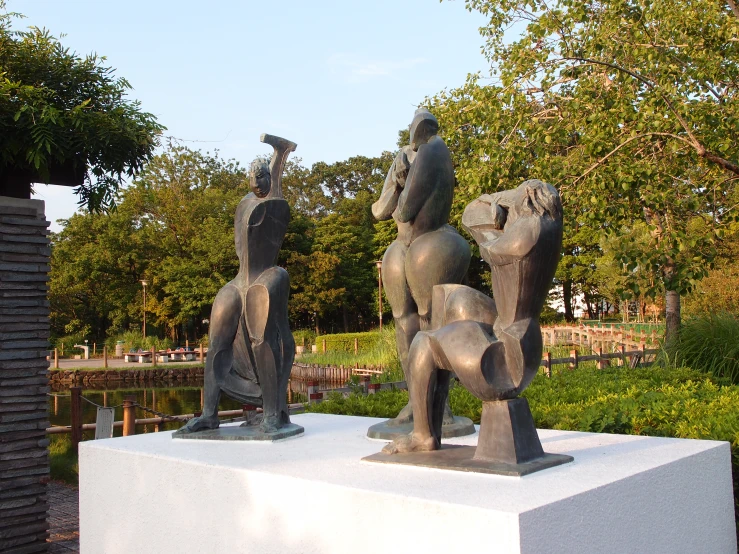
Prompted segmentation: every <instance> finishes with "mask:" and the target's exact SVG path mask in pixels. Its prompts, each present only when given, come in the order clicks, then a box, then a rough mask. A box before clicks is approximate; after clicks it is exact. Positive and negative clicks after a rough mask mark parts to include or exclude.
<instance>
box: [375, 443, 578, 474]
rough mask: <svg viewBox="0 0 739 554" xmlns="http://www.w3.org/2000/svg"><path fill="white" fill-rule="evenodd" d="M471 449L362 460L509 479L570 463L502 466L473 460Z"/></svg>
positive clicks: (551, 457) (548, 460)
mask: <svg viewBox="0 0 739 554" xmlns="http://www.w3.org/2000/svg"><path fill="white" fill-rule="evenodd" d="M476 448H477V447H475V446H459V445H455V444H443V445H442V446H441V450H435V451H433V452H405V453H402V454H385V453H384V452H378V453H377V454H372V456H367V457H366V458H362V460H365V461H368V462H378V463H381V464H398V465H408V466H420V467H433V468H436V469H449V470H453V471H468V472H472V473H491V474H493V475H508V476H510V477H522V476H524V475H528V474H529V473H534V472H536V471H541V470H542V469H549V468H550V467H555V466H558V465H562V464H566V463H569V462H571V461H573V460H574V458H573V457H572V456H568V455H566V454H547V453H544V456H543V457H541V458H537V459H536V460H532V461H530V462H526V463H523V464H506V463H502V462H486V461H483V460H475V458H474V456H475V450H476Z"/></svg>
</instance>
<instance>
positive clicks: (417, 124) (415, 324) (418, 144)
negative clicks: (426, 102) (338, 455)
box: [368, 108, 474, 439]
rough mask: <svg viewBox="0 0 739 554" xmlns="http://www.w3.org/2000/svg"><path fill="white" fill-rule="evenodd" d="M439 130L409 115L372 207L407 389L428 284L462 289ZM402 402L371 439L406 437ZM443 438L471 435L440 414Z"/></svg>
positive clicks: (425, 324) (465, 252)
mask: <svg viewBox="0 0 739 554" xmlns="http://www.w3.org/2000/svg"><path fill="white" fill-rule="evenodd" d="M438 130H439V124H438V122H437V121H436V118H435V117H434V116H433V115H432V114H431V112H429V111H428V110H426V109H424V108H421V109H419V110H417V111H416V114H415V117H414V118H413V122H412V123H411V128H410V139H411V144H410V145H409V146H405V147H403V148H402V149H401V151H400V153H399V154H398V156H397V157H396V159H395V161H394V162H393V165H392V166H391V167H390V171H389V172H388V175H387V178H386V179H385V184H384V186H383V190H382V193H381V195H380V199H379V200H378V201H377V202H376V203H375V204H374V205H373V206H372V213H373V215H374V216H375V218H376V219H379V220H385V219H389V218H390V217H392V218H393V219H395V221H396V222H397V225H398V238H397V239H396V240H395V241H394V242H393V243H392V244H391V245H390V246H389V247H388V249H387V250H386V251H385V255H384V256H383V259H382V280H383V282H384V284H385V293H386V294H387V298H388V300H389V302H390V307H391V308H392V311H393V319H394V320H395V333H396V338H397V344H398V356H399V358H400V363H401V366H402V368H403V373H404V375H405V378H406V383H408V386H409V388H410V387H411V378H410V373H409V371H408V350H409V348H410V345H411V343H412V342H413V338H414V337H415V336H416V333H418V332H419V331H420V330H428V329H430V324H431V318H432V306H431V296H432V290H433V288H434V286H435V285H441V284H447V283H461V282H462V281H463V280H464V278H465V277H466V275H467V269H468V268H469V265H470V247H469V245H468V244H467V241H466V240H464V238H462V237H461V236H460V235H459V233H457V231H456V230H455V229H454V228H453V227H451V226H449V225H447V221H448V219H449V212H450V210H451V207H452V197H453V194H454V167H453V165H452V158H451V155H450V153H449V149H448V148H447V146H446V144H445V143H444V141H443V140H442V139H441V137H439V136H437V134H436V133H437V132H438ZM412 421H413V410H412V407H411V404H410V403H409V404H408V405H407V406H406V407H405V408H403V410H402V411H401V412H400V414H399V415H398V417H396V418H395V419H392V420H389V421H388V422H386V423H382V424H378V425H375V426H373V427H371V428H370V430H369V433H368V435H369V436H370V437H372V438H384V439H391V438H394V437H396V436H400V435H405V434H407V433H408V432H410V430H411V428H412V425H411V423H412ZM444 424H445V429H444V435H445V436H447V437H450V436H460V435H467V434H471V433H473V432H474V427H473V426H472V422H471V421H470V420H469V419H467V418H453V417H452V414H451V411H450V410H449V409H448V408H446V412H445V418H444Z"/></svg>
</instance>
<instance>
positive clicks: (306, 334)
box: [293, 329, 316, 351]
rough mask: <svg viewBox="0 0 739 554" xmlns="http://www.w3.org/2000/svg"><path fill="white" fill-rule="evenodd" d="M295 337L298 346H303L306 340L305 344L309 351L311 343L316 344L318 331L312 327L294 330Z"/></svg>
mask: <svg viewBox="0 0 739 554" xmlns="http://www.w3.org/2000/svg"><path fill="white" fill-rule="evenodd" d="M293 338H294V339H295V344H296V345H298V346H301V345H302V344H303V341H305V346H306V347H307V348H308V350H309V351H310V347H311V345H312V344H316V332H315V331H313V330H312V329H298V330H297V331H293Z"/></svg>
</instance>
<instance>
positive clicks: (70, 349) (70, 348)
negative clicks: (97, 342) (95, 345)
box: [51, 333, 92, 356]
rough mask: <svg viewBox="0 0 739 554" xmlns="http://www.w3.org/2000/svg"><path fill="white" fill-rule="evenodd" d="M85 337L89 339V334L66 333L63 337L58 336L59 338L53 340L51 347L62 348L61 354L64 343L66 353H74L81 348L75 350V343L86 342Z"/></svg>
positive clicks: (78, 351)
mask: <svg viewBox="0 0 739 554" xmlns="http://www.w3.org/2000/svg"><path fill="white" fill-rule="evenodd" d="M85 339H88V340H89V335H87V334H85V333H74V334H72V335H64V336H63V337H58V338H57V339H55V340H53V341H52V342H51V348H58V349H59V350H60V355H61V348H62V344H63V345H64V353H65V354H66V355H68V356H69V355H70V354H72V353H77V354H79V353H80V350H75V349H74V345H75V344H85ZM89 344H90V346H92V342H89Z"/></svg>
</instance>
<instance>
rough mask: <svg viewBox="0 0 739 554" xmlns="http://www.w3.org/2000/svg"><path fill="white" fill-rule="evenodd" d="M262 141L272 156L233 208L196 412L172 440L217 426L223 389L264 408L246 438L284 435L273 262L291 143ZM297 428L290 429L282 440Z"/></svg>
mask: <svg viewBox="0 0 739 554" xmlns="http://www.w3.org/2000/svg"><path fill="white" fill-rule="evenodd" d="M262 142H266V143H267V144H270V145H272V146H273V147H274V154H273V156H272V160H271V163H269V164H268V163H267V162H266V161H265V160H256V161H255V162H253V163H252V165H251V170H250V185H251V189H252V192H250V193H249V194H247V195H246V196H245V197H244V198H243V200H241V202H240V203H239V205H238V208H237V209H236V216H235V221H234V232H235V242H236V254H237V255H238V257H239V272H238V274H237V275H236V277H235V278H234V279H233V280H232V281H230V282H229V283H227V284H226V285H225V286H224V287H223V288H222V289H221V290H220V291H219V292H218V294H217V296H216V298H215V301H214V302H213V308H212V311H211V317H210V337H209V338H210V344H209V347H208V357H207V361H206V366H205V382H204V388H205V391H204V402H203V413H202V415H201V416H200V417H196V418H194V419H191V420H190V421H189V422H188V423H187V425H185V426H184V427H183V428H181V429H180V430H179V431H177V433H175V436H183V435H190V436H187V438H197V437H195V436H194V435H196V434H197V433H198V432H203V431H208V430H213V429H217V428H218V427H219V420H218V401H219V399H220V396H221V393H222V392H223V393H225V394H227V395H228V396H230V397H231V398H234V399H236V400H238V401H240V402H242V403H244V404H251V405H255V406H261V407H262V408H263V418H262V421H261V423H260V424H259V429H258V430H253V431H254V432H253V433H251V435H249V437H248V438H251V439H264V440H275V438H276V437H277V438H283V437H282V434H284V432H283V433H282V434H280V430H282V429H284V428H286V427H287V426H289V425H290V416H289V413H288V406H287V383H288V379H289V377H290V371H291V370H292V364H293V359H294V358H295V342H294V340H293V336H292V333H291V332H290V326H289V322H288V318H287V300H288V296H289V293H290V278H289V277H288V274H287V271H285V270H284V269H283V268H281V267H278V266H276V265H275V263H276V261H277V255H278V253H279V251H280V247H281V245H282V240H283V238H284V237H285V232H286V230H287V224H288V222H289V221H290V207H289V206H288V203H287V201H286V200H285V199H284V198H283V196H282V186H281V175H282V170H283V168H284V165H285V162H286V160H287V156H288V155H289V154H290V152H292V151H294V150H295V147H296V145H295V144H294V143H292V142H290V141H288V140H285V139H282V138H280V137H275V136H272V135H262ZM302 430H303V429H302V427H299V426H297V425H291V426H290V433H289V434H288V435H287V436H290V435H293V434H297V433H298V432H302ZM213 438H218V437H215V436H214V437H213ZM244 438H246V437H244Z"/></svg>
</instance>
